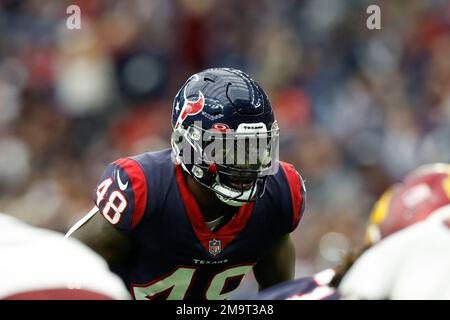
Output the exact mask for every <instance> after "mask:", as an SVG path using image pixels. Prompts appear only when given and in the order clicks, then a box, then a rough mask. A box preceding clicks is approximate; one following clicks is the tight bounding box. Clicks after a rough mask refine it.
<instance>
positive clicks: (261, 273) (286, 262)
mask: <svg viewBox="0 0 450 320" xmlns="http://www.w3.org/2000/svg"><path fill="white" fill-rule="evenodd" d="M280 164H281V168H282V170H283V171H284V175H285V177H286V182H287V186H288V189H289V190H286V191H287V192H284V193H283V194H284V195H286V198H282V199H283V201H282V204H281V210H280V213H281V214H280V215H279V218H280V221H281V225H283V226H284V232H285V235H284V236H283V237H282V238H281V239H280V240H279V242H278V243H277V244H276V245H275V247H274V248H273V249H272V250H271V251H270V252H269V253H268V254H267V255H266V256H265V257H264V258H263V259H262V260H260V261H259V262H258V263H257V264H256V265H255V267H254V268H253V272H254V274H255V278H256V280H257V281H258V284H259V286H260V289H261V290H262V289H265V288H268V287H271V286H273V285H275V284H277V283H280V282H284V281H289V280H292V279H294V276H295V248H294V243H293V241H292V238H291V236H290V233H291V232H292V231H294V230H295V229H296V228H297V226H298V225H299V223H300V219H301V217H302V216H303V212H304V210H305V207H306V188H305V183H304V181H303V179H302V177H301V176H300V174H299V173H298V172H297V170H295V168H294V166H292V165H291V164H288V163H284V162H281V163H280ZM281 192H283V191H281Z"/></svg>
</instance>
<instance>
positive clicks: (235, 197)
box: [212, 181, 257, 207]
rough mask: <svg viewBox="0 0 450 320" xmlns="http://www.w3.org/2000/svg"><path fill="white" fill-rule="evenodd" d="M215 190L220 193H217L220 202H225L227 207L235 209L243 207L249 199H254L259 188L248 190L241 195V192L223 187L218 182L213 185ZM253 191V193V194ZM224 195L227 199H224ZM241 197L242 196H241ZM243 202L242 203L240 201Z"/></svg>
mask: <svg viewBox="0 0 450 320" xmlns="http://www.w3.org/2000/svg"><path fill="white" fill-rule="evenodd" d="M212 188H213V190H214V191H218V192H216V196H217V198H219V200H220V201H222V202H224V203H225V204H227V205H230V206H233V207H242V206H243V205H244V204H245V203H246V201H247V199H250V198H251V197H253V195H254V194H255V192H256V189H257V188H253V189H250V190H246V191H244V192H243V193H242V195H240V194H241V192H240V191H236V190H233V189H232V188H229V187H227V186H224V185H222V184H221V183H220V182H218V181H217V182H216V183H215V184H214V185H213V187H212ZM252 191H253V193H252ZM222 194H225V195H227V197H224V196H223V195H222ZM239 195H240V196H239ZM239 200H241V201H239Z"/></svg>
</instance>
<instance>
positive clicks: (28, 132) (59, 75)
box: [0, 0, 450, 276]
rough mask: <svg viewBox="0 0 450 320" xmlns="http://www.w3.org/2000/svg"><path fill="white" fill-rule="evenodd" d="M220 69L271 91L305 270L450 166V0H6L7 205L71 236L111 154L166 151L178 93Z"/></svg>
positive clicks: (0, 144) (2, 5) (3, 160)
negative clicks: (297, 209) (73, 22)
mask: <svg viewBox="0 0 450 320" xmlns="http://www.w3.org/2000/svg"><path fill="white" fill-rule="evenodd" d="M70 4H77V5H79V6H80V8H81V18H82V20H81V21H82V23H81V29H80V30H69V29H68V28H67V27H66V19H67V17H68V14H67V13H66V8H67V7H68V6H69V5H70ZM370 4H378V5H379V6H380V8H381V29H380V30H368V29H367V27H366V19H367V17H368V14H367V13H366V8H367V6H368V5H370ZM215 66H221V67H224V66H228V67H234V68H239V69H242V70H244V71H245V72H247V73H249V74H250V75H251V76H252V77H253V78H254V79H255V80H257V81H258V82H259V83H260V84H261V85H262V86H263V88H265V90H266V91H267V93H268V95H269V98H270V100H271V102H272V105H273V107H274V110H275V114H276V117H277V118H278V121H279V124H280V129H281V135H282V139H281V146H280V150H281V158H282V159H283V160H284V161H289V162H292V163H294V164H295V165H296V167H297V168H298V169H299V172H300V173H301V174H302V176H303V177H304V179H305V180H306V187H307V191H308V204H307V210H306V213H305V215H304V217H303V219H302V223H301V224H300V227H299V228H298V229H297V230H296V231H295V232H294V234H293V236H294V239H295V242H296V250H297V257H298V272H297V276H301V275H305V274H310V273H312V272H315V271H318V270H321V269H323V268H325V267H328V266H331V265H334V264H336V263H337V262H338V261H339V259H340V257H341V254H342V252H343V251H345V250H348V249H349V248H351V247H353V246H355V245H357V244H359V243H361V240H362V234H363V231H364V227H365V222H366V219H367V217H368V214H369V212H370V209H371V206H372V205H373V203H374V201H375V199H376V198H377V197H378V196H379V195H380V194H381V193H382V191H383V190H384V189H385V188H386V187H387V186H389V185H390V184H392V183H393V182H395V181H397V180H398V179H399V178H400V177H401V176H402V175H403V174H404V173H405V172H407V171H409V170H410V169H412V168H414V167H416V166H417V165H419V164H423V163H428V162H436V161H440V162H445V161H447V162H448V161H450V143H449V141H450V125H449V124H450V1H445V0H441V1H439V0H433V1H422V0H408V1H406V0H399V1H375V0H374V1H356V0H333V1H328V0H298V1H295V0H284V1H271V0H247V1H241V0H227V1H219V0H171V1H167V0H132V1H120V0H93V1H91V0H80V1H56V0H30V1H20V0H0V193H1V197H0V211H4V212H7V213H10V214H12V215H15V216H17V217H19V218H21V219H23V220H25V221H27V222H29V223H32V224H34V225H37V226H42V227H47V228H51V229H55V230H59V231H62V232H64V231H66V230H67V229H68V228H69V227H70V226H71V225H72V224H73V223H74V222H75V221H77V220H78V219H79V218H80V217H82V216H83V215H84V214H85V213H86V212H87V211H89V209H90V208H91V206H92V201H91V197H92V193H93V191H94V188H95V185H96V183H97V179H98V177H99V176H100V175H101V173H102V171H103V169H104V167H105V165H106V164H107V163H109V162H111V161H113V160H115V159H117V158H119V157H123V156H127V155H132V154H137V153H141V152H144V151H150V150H157V149H161V148H166V147H169V146H170V144H169V138H170V133H171V125H170V114H171V106H172V101H173V97H174V96H175V94H176V92H177V90H178V88H179V87H180V86H181V84H182V83H183V82H184V80H185V79H186V78H187V77H188V76H189V75H190V74H192V73H195V72H197V71H199V70H202V69H205V68H209V67H215Z"/></svg>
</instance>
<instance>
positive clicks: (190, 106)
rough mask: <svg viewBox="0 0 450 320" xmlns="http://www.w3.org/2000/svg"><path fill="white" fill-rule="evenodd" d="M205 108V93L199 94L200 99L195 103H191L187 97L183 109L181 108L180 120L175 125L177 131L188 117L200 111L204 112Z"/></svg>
mask: <svg viewBox="0 0 450 320" xmlns="http://www.w3.org/2000/svg"><path fill="white" fill-rule="evenodd" d="M204 106H205V97H204V96H203V93H202V92H201V91H199V92H198V99H197V100H195V101H189V100H188V99H187V98H186V96H185V97H184V104H183V108H181V112H180V115H179V116H178V120H177V122H176V124H175V129H178V127H179V126H180V125H181V124H182V123H183V121H184V120H185V119H186V118H187V117H188V116H193V115H196V114H198V113H199V112H200V111H202V110H203V107H204Z"/></svg>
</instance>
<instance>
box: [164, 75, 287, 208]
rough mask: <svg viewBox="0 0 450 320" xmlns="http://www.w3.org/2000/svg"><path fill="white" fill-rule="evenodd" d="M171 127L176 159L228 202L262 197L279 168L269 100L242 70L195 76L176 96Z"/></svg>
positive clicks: (276, 129) (233, 202)
mask: <svg viewBox="0 0 450 320" xmlns="http://www.w3.org/2000/svg"><path fill="white" fill-rule="evenodd" d="M172 128H173V133H172V150H173V160H174V161H175V162H176V163H177V164H181V166H182V167H183V169H184V170H185V171H186V172H187V173H188V174H190V175H191V176H192V177H194V178H195V179H196V180H197V181H198V182H199V183H200V184H202V185H203V186H205V187H207V188H208V189H210V190H213V191H214V192H215V193H216V195H217V196H218V198H219V199H220V200H222V201H223V202H225V203H227V204H229V205H233V206H241V205H243V204H245V203H246V202H250V201H253V200H256V199H258V198H259V197H261V196H262V195H263V193H264V189H265V185H266V179H267V177H268V176H269V175H271V174H274V173H275V172H276V171H277V170H278V136H279V129H278V125H277V122H276V121H275V118H274V114H273V111H272V107H271V105H270V102H269V99H268V98H267V96H266V94H265V92H264V91H263V89H262V88H261V87H260V86H259V85H258V84H257V83H256V82H255V81H254V80H253V79H251V78H250V77H249V76H248V75H247V74H245V73H244V72H242V71H240V70H236V69H231V68H214V69H207V70H204V71H202V72H199V73H197V74H194V75H193V76H191V77H190V78H189V79H188V80H187V81H186V83H185V84H184V85H183V86H182V87H181V89H180V90H179V92H178V94H177V95H176V97H175V99H174V103H173V110H172Z"/></svg>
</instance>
